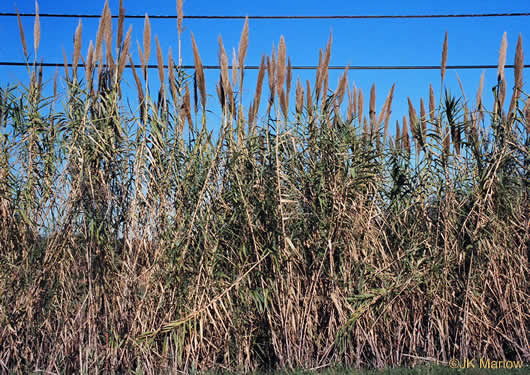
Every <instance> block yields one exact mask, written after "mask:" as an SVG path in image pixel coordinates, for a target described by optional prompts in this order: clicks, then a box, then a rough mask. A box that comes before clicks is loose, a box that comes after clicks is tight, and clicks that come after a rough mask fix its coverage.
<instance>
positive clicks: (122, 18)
mask: <svg viewBox="0 0 530 375" xmlns="http://www.w3.org/2000/svg"><path fill="white" fill-rule="evenodd" d="M124 21H125V8H124V7H123V0H120V13H119V17H118V32H117V35H116V48H117V49H118V50H119V49H120V48H121V43H122V41H123V25H124Z"/></svg>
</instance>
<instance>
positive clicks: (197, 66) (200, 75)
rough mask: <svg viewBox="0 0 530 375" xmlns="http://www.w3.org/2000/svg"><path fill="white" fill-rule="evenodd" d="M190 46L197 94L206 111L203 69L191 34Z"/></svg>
mask: <svg viewBox="0 0 530 375" xmlns="http://www.w3.org/2000/svg"><path fill="white" fill-rule="evenodd" d="M191 44H192V47H193V59H194V63H195V72H196V73H195V74H196V77H197V86H199V93H200V94H201V103H202V108H203V110H206V80H205V77H204V69H203V66H202V60H201V55H200V54H199V48H198V47H197V43H196V42H195V37H194V36H193V33H191Z"/></svg>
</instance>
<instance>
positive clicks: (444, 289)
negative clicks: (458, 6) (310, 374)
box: [0, 1, 530, 373]
mask: <svg viewBox="0 0 530 375" xmlns="http://www.w3.org/2000/svg"><path fill="white" fill-rule="evenodd" d="M177 10H178V12H179V21H178V34H179V46H178V57H177V58H176V60H174V58H173V55H172V52H171V50H170V51H169V53H168V55H167V57H165V56H164V53H163V51H162V50H161V48H160V44H159V42H158V38H157V37H156V36H154V40H155V42H156V43H155V44H154V48H153V50H152V51H151V45H152V43H153V37H152V36H151V26H150V22H149V18H148V16H147V15H146V18H145V22H144V34H143V40H142V42H141V43H137V45H138V47H137V52H138V55H139V56H140V65H141V67H142V68H141V69H140V70H137V69H136V68H135V67H134V61H133V60H132V58H131V55H132V51H131V49H132V48H134V44H133V41H132V40H131V29H129V31H128V32H127V33H125V26H124V14H125V11H124V8H123V6H122V4H120V13H119V14H120V16H119V20H118V28H117V30H113V29H112V22H111V20H112V15H111V12H110V8H109V6H108V4H105V7H104V10H103V13H102V16H101V21H100V25H99V30H98V33H97V35H96V39H95V42H92V41H91V42H90V44H89V49H88V52H87V54H86V56H83V55H82V54H81V44H82V38H83V35H82V24H81V22H80V23H79V26H78V27H77V29H76V31H75V33H74V49H73V50H74V54H73V56H72V57H71V58H70V57H68V56H66V55H65V61H73V68H69V67H68V65H66V64H65V68H64V72H63V74H61V75H60V76H59V75H57V74H56V75H55V79H54V80H53V81H51V83H48V82H49V81H48V79H45V78H43V75H44V74H43V71H42V70H43V69H42V65H41V63H39V60H38V55H37V53H38V44H39V43H38V41H39V38H40V26H39V23H38V18H37V19H36V20H35V33H34V34H35V35H34V41H35V43H34V53H35V55H34V56H31V57H30V54H29V53H28V50H27V45H26V40H25V36H24V35H25V34H24V30H23V27H22V24H21V23H20V34H21V37H22V44H23V50H24V55H25V58H26V61H27V71H28V74H29V79H28V82H27V83H26V85H23V84H19V85H6V84H3V85H2V86H1V89H0V132H1V136H0V322H1V324H0V348H1V350H0V368H1V369H2V371H6V372H10V371H15V372H21V373H27V372H32V371H43V372H44V371H46V372H60V373H72V372H83V373H93V372H105V373H116V372H129V371H138V372H145V373H160V372H168V373H169V372H175V371H193V370H232V371H251V370H258V369H291V368H306V369H316V368H323V367H326V366H331V365H341V366H355V367H379V368H380V367H388V366H392V367H393V366H408V365H415V364H417V363H420V362H422V361H425V360H427V361H437V362H439V363H442V364H443V363H446V362H447V361H449V360H450V359H452V358H479V357H481V358H491V359H499V360H502V359H506V360H516V361H521V362H526V363H528V362H529V361H530V350H529V348H530V346H529V344H530V343H529V336H528V326H529V317H530V316H529V311H530V306H529V301H530V299H529V295H530V290H529V284H528V281H529V276H530V275H529V263H528V245H529V225H528V223H529V212H528V207H529V201H528V198H529V160H530V159H529V154H528V149H529V145H530V143H529V142H530V138H529V129H530V99H529V97H528V94H527V93H526V92H525V88H524V84H523V82H524V80H523V60H524V57H523V51H522V42H521V39H520V41H519V43H518V44H517V50H516V57H515V69H514V72H515V86H514V88H513V92H511V93H510V92H507V90H508V89H509V87H506V77H505V72H504V65H505V60H506V51H507V47H506V39H503V46H502V47H501V58H500V59H499V69H498V74H497V75H498V77H497V78H498V80H497V84H496V86H495V88H494V103H495V104H494V108H493V110H491V111H488V110H487V109H486V108H484V105H483V99H482V87H483V78H482V80H481V82H482V83H481V85H480V89H479V92H478V93H477V95H476V98H477V100H476V103H475V104H472V103H471V101H469V100H467V99H466V98H465V97H463V98H460V97H458V96H455V95H454V94H451V93H450V92H449V90H447V89H445V88H444V84H443V82H444V79H445V68H446V64H447V53H448V41H447V35H446V38H445V42H444V47H443V52H442V64H441V66H442V70H441V82H442V91H441V93H440V96H439V98H438V99H437V98H436V95H435V93H434V90H433V89H432V85H431V86H430V87H429V98H428V99H427V100H428V102H427V101H426V102H424V101H423V99H422V100H421V101H420V103H413V102H412V101H411V100H410V99H409V113H408V114H406V116H404V117H402V118H401V116H400V117H399V120H398V121H397V123H396V130H395V132H393V131H391V130H390V129H391V127H390V126H391V124H390V118H391V112H392V109H391V108H392V101H393V98H394V86H392V88H391V89H390V91H389V92H388V94H387V96H386V100H385V102H384V105H383V107H382V108H377V107H376V86H375V84H374V85H373V86H372V87H371V90H370V91H369V94H368V95H367V97H366V99H367V100H366V104H367V107H365V97H364V94H363V90H362V88H361V87H356V86H355V85H352V84H351V83H350V81H349V79H348V69H346V70H345V72H344V73H343V75H342V76H341V78H340V80H339V83H338V86H337V88H336V89H335V90H333V89H332V88H331V87H330V86H331V85H332V83H333V82H330V80H329V74H328V66H329V62H330V56H331V50H332V38H331V37H330V39H329V42H328V45H327V47H326V49H325V50H324V51H321V52H320V59H319V66H318V69H317V71H316V77H315V80H314V81H313V82H310V81H307V82H306V83H305V84H303V83H302V82H301V81H300V80H298V81H297V82H296V83H294V82H293V81H295V78H294V77H293V73H292V68H291V63H290V59H289V57H288V55H287V43H286V41H285V40H284V39H283V37H282V38H281V39H280V42H279V44H278V48H277V50H276V49H273V51H272V53H271V55H270V56H265V55H264V56H263V58H262V59H261V64H260V68H259V72H258V77H257V81H256V90H255V93H254V95H253V96H252V97H250V98H244V97H243V95H242V93H243V92H244V91H243V90H242V87H243V80H244V78H245V74H244V73H245V59H246V51H247V47H248V40H249V26H248V22H245V25H244V28H243V33H242V36H241V41H240V43H239V47H238V50H237V52H234V58H233V61H234V64H232V71H230V67H229V65H228V61H229V60H228V59H229V57H228V55H227V52H226V50H225V47H224V45H223V41H222V39H221V38H219V50H220V52H219V58H220V61H219V65H220V66H221V72H220V79H219V82H218V83H217V85H216V87H215V88H214V87H206V83H207V82H206V79H205V73H204V69H203V65H202V62H201V57H200V56H201V55H200V52H199V48H198V46H197V44H196V42H195V39H194V37H193V35H192V47H193V50H192V51H191V52H190V53H193V58H194V63H195V68H196V69H195V71H194V72H190V71H185V70H184V69H182V53H183V52H182V51H181V46H180V38H181V33H182V14H183V13H182V2H181V1H177ZM234 51H235V50H234ZM151 52H153V55H156V62H157V64H158V69H157V72H156V73H157V74H158V78H159V80H160V85H159V87H154V85H153V84H152V83H150V82H149V78H150V76H149V74H150V72H149V71H148V69H147V64H148V61H149V58H150V56H151ZM81 62H82V63H81ZM129 73H130V74H131V77H132V80H133V81H132V82H126V81H125V74H129ZM265 76H267V77H265ZM265 78H267V80H266V79H265ZM266 82H267V83H266ZM126 84H130V85H129V86H130V87H133V88H134V90H135V91H134V92H133V93H132V95H133V96H134V99H131V98H128V97H127V95H128V94H127V93H130V91H128V90H127V89H126ZM45 85H53V90H50V89H48V88H46V87H45ZM263 86H265V87H263ZM61 87H62V88H63V89H62V90H59V89H58V88H61ZM214 89H216V90H214ZM48 92H49V94H45V93H48ZM208 92H212V93H215V92H217V98H218V103H219V105H220V113H219V116H217V117H215V116H208V111H209V109H208V108H209V106H212V104H210V102H212V101H213V99H212V97H211V96H208V95H207V93H208ZM365 92H366V93H368V91H365ZM510 94H511V100H509V103H505V100H506V98H507V97H506V95H508V96H509V95H510ZM462 95H463V93H462ZM426 103H427V105H426ZM416 105H419V107H416ZM214 118H215V119H218V120H213V119H214ZM212 121H218V122H217V123H215V124H212ZM392 124H393V123H392ZM392 127H393V125H392ZM208 129H217V133H216V134H213V133H212V131H211V130H208Z"/></svg>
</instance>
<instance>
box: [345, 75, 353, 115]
mask: <svg viewBox="0 0 530 375" xmlns="http://www.w3.org/2000/svg"><path fill="white" fill-rule="evenodd" d="M346 92H347V95H348V106H347V108H346V119H347V121H348V122H351V121H352V120H353V96H352V91H351V90H350V85H348V84H346Z"/></svg>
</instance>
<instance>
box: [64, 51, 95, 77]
mask: <svg viewBox="0 0 530 375" xmlns="http://www.w3.org/2000/svg"><path fill="white" fill-rule="evenodd" d="M89 51H90V49H89ZM63 64H64V78H65V79H66V81H69V80H70V77H69V75H68V58H67V57H66V51H65V50H64V47H63Z"/></svg>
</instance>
